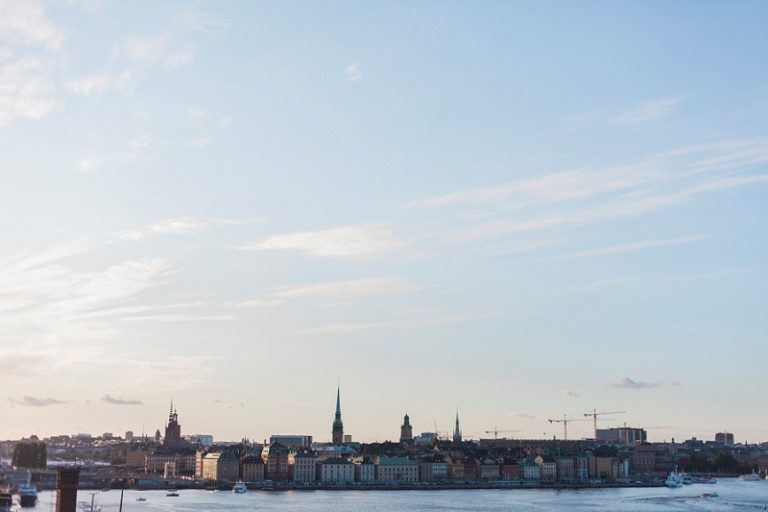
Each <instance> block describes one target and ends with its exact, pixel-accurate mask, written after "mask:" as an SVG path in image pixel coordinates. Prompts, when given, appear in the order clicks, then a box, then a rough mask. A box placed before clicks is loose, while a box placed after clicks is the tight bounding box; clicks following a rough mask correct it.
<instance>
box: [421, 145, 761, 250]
mask: <svg viewBox="0 0 768 512" xmlns="http://www.w3.org/2000/svg"><path fill="white" fill-rule="evenodd" d="M767 162H768V138H764V137H755V138H747V139H739V140H732V141H724V142H719V143H712V144H706V145H700V146H691V147H684V148H679V149H676V150H672V151H667V152H663V153H659V154H655V155H651V156H649V157H647V158H645V159H643V160H641V161H638V162H632V163H628V164H623V165H617V166H611V167H601V168H583V169H574V170H568V171H560V172H555V173H552V174H548V175H544V176H539V177H535V178H529V179H523V180H517V181H513V182H508V183H502V184H498V185H493V186H488V187H481V188H475V189H465V190H459V191H455V192H451V193H449V194H444V195H440V196H436V197H431V198H427V199H424V200H421V201H418V202H416V203H414V205H417V206H423V207H424V206H425V207H429V208H440V209H444V208H460V207H464V206H467V207H470V208H472V209H476V208H477V205H478V204H481V205H483V206H484V207H485V209H487V210H489V211H493V212H494V215H495V218H491V219H488V220H485V219H481V220H480V221H477V222H475V221H467V220H465V221H464V222H462V224H461V225H460V226H459V227H457V228H455V229H452V231H450V232H449V233H447V234H446V235H445V239H446V240H447V241H448V242H453V243H463V242H467V241H475V240H478V239H483V238H494V237H505V236H507V235H512V234H520V233H534V232H543V231H545V230H555V229H561V230H562V229H566V228H574V227H578V226H583V225H587V224H594V223H598V222H605V221H608V220H614V219H620V218H626V217H633V216H641V215H645V214H648V213H651V212H655V211H658V210H661V209H665V208H670V207H673V206H675V205H679V204H682V203H685V202H689V201H693V200H695V199H696V198H698V197H699V196H701V195H702V194H710V193H716V192H720V191H726V190H731V189H737V188H740V187H745V186H750V185H755V184H759V183H767V182H768V173H765V171H764V169H763V168H762V167H761V165H764V164H765V163H767ZM550 238H551V237H550ZM632 249H639V248H633V247H628V248H618V249H616V250H619V251H621V250H632Z"/></svg>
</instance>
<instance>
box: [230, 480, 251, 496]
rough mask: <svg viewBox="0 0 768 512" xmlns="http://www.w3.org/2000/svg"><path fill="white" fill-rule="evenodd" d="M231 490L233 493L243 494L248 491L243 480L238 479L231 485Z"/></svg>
mask: <svg viewBox="0 0 768 512" xmlns="http://www.w3.org/2000/svg"><path fill="white" fill-rule="evenodd" d="M232 492H233V493H235V494H244V493H246V492H248V487H246V485H245V482H243V481H242V480H238V481H237V483H236V484H235V486H234V487H232Z"/></svg>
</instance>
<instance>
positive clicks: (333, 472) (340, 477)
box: [320, 457, 355, 484]
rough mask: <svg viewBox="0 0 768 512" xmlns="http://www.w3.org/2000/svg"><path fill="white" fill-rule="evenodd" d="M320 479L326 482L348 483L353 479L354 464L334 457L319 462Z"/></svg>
mask: <svg viewBox="0 0 768 512" xmlns="http://www.w3.org/2000/svg"><path fill="white" fill-rule="evenodd" d="M320 481H322V482H323V483H326V484H350V483H352V482H354V481H355V465H354V464H352V463H351V462H350V461H348V460H347V459H342V458H339V457H334V458H331V459H325V460H324V461H322V462H320Z"/></svg>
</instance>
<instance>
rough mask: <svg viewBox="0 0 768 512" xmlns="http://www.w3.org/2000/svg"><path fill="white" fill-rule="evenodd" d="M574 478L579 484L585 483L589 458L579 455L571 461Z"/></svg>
mask: <svg viewBox="0 0 768 512" xmlns="http://www.w3.org/2000/svg"><path fill="white" fill-rule="evenodd" d="M573 465H574V477H575V478H576V480H578V481H579V482H586V481H587V480H588V479H589V457H586V456H584V455H579V456H578V457H575V458H574V459H573Z"/></svg>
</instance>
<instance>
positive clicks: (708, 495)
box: [701, 492, 719, 499]
mask: <svg viewBox="0 0 768 512" xmlns="http://www.w3.org/2000/svg"><path fill="white" fill-rule="evenodd" d="M718 496H719V495H718V494H717V493H716V492H705V493H702V495H701V497H702V498H704V499H708V498H717V497H718Z"/></svg>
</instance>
